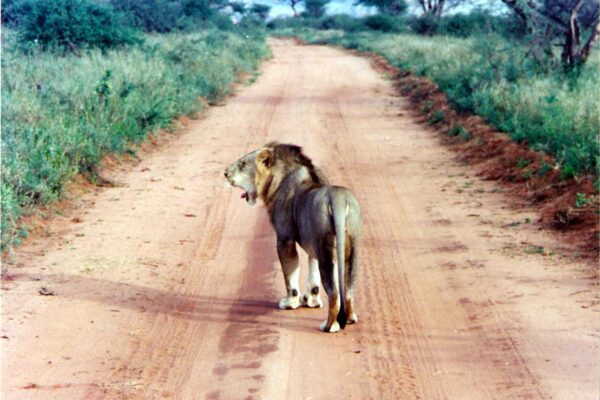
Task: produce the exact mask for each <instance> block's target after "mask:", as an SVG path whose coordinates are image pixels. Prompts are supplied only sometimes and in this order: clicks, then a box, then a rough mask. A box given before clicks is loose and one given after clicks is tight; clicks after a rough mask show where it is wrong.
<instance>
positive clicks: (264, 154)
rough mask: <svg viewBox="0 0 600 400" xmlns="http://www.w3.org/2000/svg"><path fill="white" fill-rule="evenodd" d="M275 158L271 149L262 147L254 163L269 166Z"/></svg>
mask: <svg viewBox="0 0 600 400" xmlns="http://www.w3.org/2000/svg"><path fill="white" fill-rule="evenodd" d="M274 161H275V159H274V156H273V152H272V151H271V149H262V150H261V151H260V152H259V153H258V155H257V156H256V165H257V166H260V167H262V168H271V167H272V166H273V163H274Z"/></svg>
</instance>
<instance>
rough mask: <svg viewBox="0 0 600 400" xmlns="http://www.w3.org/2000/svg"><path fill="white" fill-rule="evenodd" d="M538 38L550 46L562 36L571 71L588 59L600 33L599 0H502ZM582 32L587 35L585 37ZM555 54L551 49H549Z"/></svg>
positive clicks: (564, 57)
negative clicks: (585, 37)
mask: <svg viewBox="0 0 600 400" xmlns="http://www.w3.org/2000/svg"><path fill="white" fill-rule="evenodd" d="M502 2H503V3H504V4H506V6H508V7H509V8H510V9H511V10H512V11H513V12H514V13H515V15H516V16H517V17H518V18H519V19H520V20H521V22H522V23H523V24H524V26H525V27H526V30H527V32H529V33H530V34H531V35H532V36H533V37H534V38H535V41H536V42H541V43H542V45H543V46H545V47H546V48H550V47H551V46H552V42H553V40H554V39H555V38H557V37H558V38H561V37H562V42H561V44H560V45H561V46H562V52H561V61H562V63H563V66H564V67H565V70H567V71H571V70H573V69H575V68H576V67H578V66H580V65H582V64H583V63H585V62H586V61H587V59H588V57H589V56H590V53H591V51H592V49H593V47H594V45H595V43H596V42H597V40H598V37H599V35H600V11H599V9H600V6H599V4H598V1H597V0H502ZM582 34H585V35H586V36H587V39H585V40H584V38H582ZM547 53H548V54H551V51H547Z"/></svg>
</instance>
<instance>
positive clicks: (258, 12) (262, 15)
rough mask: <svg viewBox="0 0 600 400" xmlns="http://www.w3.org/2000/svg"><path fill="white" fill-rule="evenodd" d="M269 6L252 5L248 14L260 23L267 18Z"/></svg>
mask: <svg viewBox="0 0 600 400" xmlns="http://www.w3.org/2000/svg"><path fill="white" fill-rule="evenodd" d="M270 10H271V6H268V5H266V4H260V3H254V4H253V5H252V7H251V8H250V14H251V15H253V16H254V17H256V18H257V19H259V20H261V21H265V20H266V19H267V17H268V16H269V11H270Z"/></svg>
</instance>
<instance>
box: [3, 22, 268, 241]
mask: <svg viewBox="0 0 600 400" xmlns="http://www.w3.org/2000/svg"><path fill="white" fill-rule="evenodd" d="M16 40H17V37H16V35H14V34H11V33H10V32H6V31H5V32H4V37H3V54H2V72H3V73H2V149H1V150H2V186H1V193H0V194H1V199H2V200H1V201H2V204H1V205H2V217H1V218H2V219H1V230H2V247H3V248H6V247H7V246H9V245H10V244H11V243H13V242H15V241H18V240H19V235H20V234H24V231H22V230H21V228H20V227H19V226H18V224H17V220H18V217H19V216H20V215H21V213H22V211H23V209H24V207H27V206H28V205H32V204H39V203H48V202H52V201H53V200H55V199H57V198H59V197H60V195H61V193H62V191H63V189H64V185H65V183H66V182H67V181H68V180H69V179H70V178H71V177H73V175H74V174H77V173H84V174H87V175H88V176H90V177H92V178H93V177H94V173H95V168H96V167H97V165H98V163H99V161H100V159H101V157H102V156H103V155H104V154H106V153H107V152H131V151H133V150H132V147H131V145H132V144H133V143H136V142H138V141H141V140H143V139H144V138H145V137H146V134H147V133H148V132H151V131H154V130H156V129H159V128H162V127H167V126H169V124H170V123H171V121H172V119H173V117H175V116H177V115H179V114H186V113H191V112H193V111H194V110H197V109H199V108H201V107H202V102H201V100H200V98H201V97H203V98H205V99H206V100H207V101H209V102H213V103H214V102H216V101H218V100H219V99H220V98H222V97H223V96H225V95H226V94H227V93H228V91H229V88H230V85H231V84H232V83H233V82H234V81H235V80H236V77H237V76H238V75H239V74H240V73H241V72H243V71H252V70H254V69H255V68H256V67H257V65H258V63H259V62H260V60H261V59H262V58H263V57H265V56H266V55H267V52H268V50H267V47H266V43H265V41H264V37H263V36H261V35H259V34H257V33H255V32H253V31H244V32H240V34H236V33H233V32H224V31H219V30H217V29H211V30H207V31H203V32H199V33H191V34H170V35H164V36H153V37H149V38H147V39H146V41H145V43H144V44H143V45H140V46H136V47H129V48H123V49H119V50H108V51H105V52H104V53H103V52H102V51H100V50H90V51H86V52H85V53H84V54H81V55H79V56H77V55H64V56H57V55H55V54H54V53H51V52H44V51H41V50H32V51H29V52H27V53H23V52H20V51H19V50H18V48H17V46H16Z"/></svg>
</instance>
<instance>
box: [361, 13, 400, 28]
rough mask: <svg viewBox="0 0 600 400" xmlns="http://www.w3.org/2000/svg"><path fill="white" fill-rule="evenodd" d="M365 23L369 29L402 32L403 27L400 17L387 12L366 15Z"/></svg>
mask: <svg viewBox="0 0 600 400" xmlns="http://www.w3.org/2000/svg"><path fill="white" fill-rule="evenodd" d="M363 23H364V24H365V26H366V27H368V28H369V29H372V30H374V31H381V32H400V31H401V30H402V27H403V24H402V22H401V20H400V19H399V18H397V17H392V16H390V15H385V14H375V15H371V16H369V17H365V18H364V19H363Z"/></svg>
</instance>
